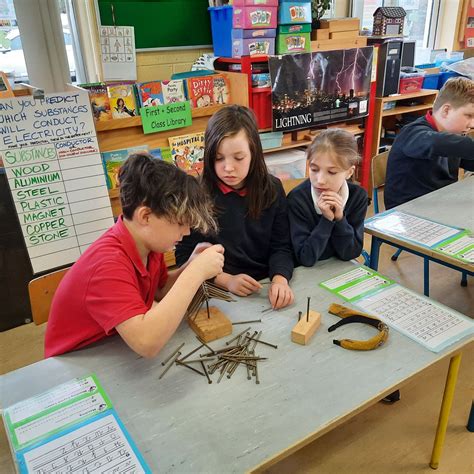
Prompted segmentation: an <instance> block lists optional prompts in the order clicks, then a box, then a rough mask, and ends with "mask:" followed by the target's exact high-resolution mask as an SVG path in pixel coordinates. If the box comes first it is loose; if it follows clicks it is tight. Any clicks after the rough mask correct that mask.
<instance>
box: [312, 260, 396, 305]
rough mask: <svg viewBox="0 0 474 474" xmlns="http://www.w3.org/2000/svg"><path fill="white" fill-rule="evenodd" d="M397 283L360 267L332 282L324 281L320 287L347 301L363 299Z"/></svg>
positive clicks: (333, 279) (331, 280)
mask: <svg viewBox="0 0 474 474" xmlns="http://www.w3.org/2000/svg"><path fill="white" fill-rule="evenodd" d="M394 283H395V282H394V281H393V280H390V279H389V278H387V277H384V276H383V275H380V274H379V273H377V272H376V271H375V270H372V269H370V268H367V267H358V268H356V269H354V270H350V271H349V272H346V273H343V274H342V275H338V276H337V277H334V278H331V279H330V280H327V281H323V282H321V283H320V286H322V287H323V288H326V289H327V290H329V291H330V292H331V293H334V294H335V295H337V296H339V297H340V298H343V299H345V300H347V301H353V300H356V299H358V298H361V297H362V296H363V295H366V294H368V293H374V292H375V291H377V290H379V289H381V288H384V287H386V286H390V285H393V284H394Z"/></svg>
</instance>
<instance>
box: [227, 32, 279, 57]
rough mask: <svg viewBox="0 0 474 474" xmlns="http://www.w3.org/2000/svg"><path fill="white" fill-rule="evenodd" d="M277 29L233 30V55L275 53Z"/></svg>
mask: <svg viewBox="0 0 474 474" xmlns="http://www.w3.org/2000/svg"><path fill="white" fill-rule="evenodd" d="M275 36H276V30H275V29H263V30H242V29H239V28H236V29H233V30H232V57H234V58H240V57H241V56H261V55H267V56H268V55H271V54H275Z"/></svg>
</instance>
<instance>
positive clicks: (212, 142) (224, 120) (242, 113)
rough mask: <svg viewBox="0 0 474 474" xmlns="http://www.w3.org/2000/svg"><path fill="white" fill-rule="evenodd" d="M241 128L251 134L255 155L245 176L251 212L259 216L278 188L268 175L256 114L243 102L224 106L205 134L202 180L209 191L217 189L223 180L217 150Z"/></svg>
mask: <svg viewBox="0 0 474 474" xmlns="http://www.w3.org/2000/svg"><path fill="white" fill-rule="evenodd" d="M241 130H243V131H244V132H245V134H246V135H247V139H248V142H249V149H250V155H251V161H250V168H249V172H248V175H247V177H246V178H245V187H246V188H247V202H248V208H249V211H248V215H249V216H250V217H251V218H253V219H257V218H258V217H259V216H260V214H261V213H262V211H263V210H264V209H266V208H268V207H270V206H271V205H272V204H273V202H274V201H275V200H276V198H277V188H276V186H275V184H274V182H273V181H272V179H271V177H270V175H269V174H268V170H267V165H266V164H265V159H264V157H263V150H262V143H261V142H260V136H259V135H258V128H257V121H256V119H255V115H254V113H253V112H252V111H251V110H250V109H248V108H247V107H243V106H241V105H230V106H228V107H224V108H222V109H220V110H218V111H217V112H216V113H215V114H214V115H213V116H212V117H211V119H210V120H209V122H208V124H207V128H206V134H205V137H204V143H205V148H204V172H203V175H202V179H203V182H204V184H205V186H206V187H207V189H208V190H209V191H211V192H215V191H216V190H217V183H218V181H219V178H218V177H217V175H216V169H215V162H216V156H217V150H218V149H219V145H220V144H221V142H222V140H223V139H224V138H227V137H232V136H234V135H236V134H237V133H239V132H240V131H241Z"/></svg>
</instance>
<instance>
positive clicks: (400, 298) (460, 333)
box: [355, 285, 474, 352]
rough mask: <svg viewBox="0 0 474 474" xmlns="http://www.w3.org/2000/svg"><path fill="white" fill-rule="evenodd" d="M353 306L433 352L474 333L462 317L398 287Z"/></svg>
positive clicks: (378, 293) (472, 328) (473, 329)
mask: <svg viewBox="0 0 474 474" xmlns="http://www.w3.org/2000/svg"><path fill="white" fill-rule="evenodd" d="M355 304H356V306H358V307H359V308H361V309H363V310H364V311H366V312H367V313H369V314H371V315H373V316H376V317H378V318H380V319H381V320H382V321H384V322H385V323H386V324H388V325H389V326H391V327H393V328H395V329H396V330H398V331H400V332H401V333H402V334H405V335H406V336H408V337H410V338H411V339H413V340H414V341H416V342H418V343H420V344H421V345H423V346H425V347H426V348H427V349H429V350H431V351H433V352H439V351H441V350H442V349H444V348H445V347H447V346H448V345H450V344H452V343H453V342H455V341H457V340H459V339H461V338H462V337H464V336H466V335H468V334H472V333H474V322H473V321H471V320H469V319H468V318H466V317H465V316H464V315H462V314H461V313H458V312H457V311H453V310H451V309H449V308H446V307H444V306H442V305H440V304H438V303H436V302H435V301H433V300H431V299H429V298H426V297H425V296H421V295H418V294H416V293H414V292H412V291H410V290H408V289H406V288H403V287H401V286H399V285H393V286H391V287H390V288H385V289H384V290H381V291H379V292H377V293H375V294H373V295H370V296H367V297H365V298H362V299H360V300H359V301H357V303H355Z"/></svg>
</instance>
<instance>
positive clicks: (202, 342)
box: [196, 336, 215, 354]
mask: <svg viewBox="0 0 474 474" xmlns="http://www.w3.org/2000/svg"><path fill="white" fill-rule="evenodd" d="M196 339H197V340H198V341H199V342H200V343H201V344H203V345H204V347H207V348H208V349H209V350H210V351H211V352H212V353H213V354H215V352H214V349H213V348H212V347H211V346H208V345H207V344H206V343H205V342H204V341H203V340H202V339H201V338H200V337H199V336H196Z"/></svg>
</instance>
